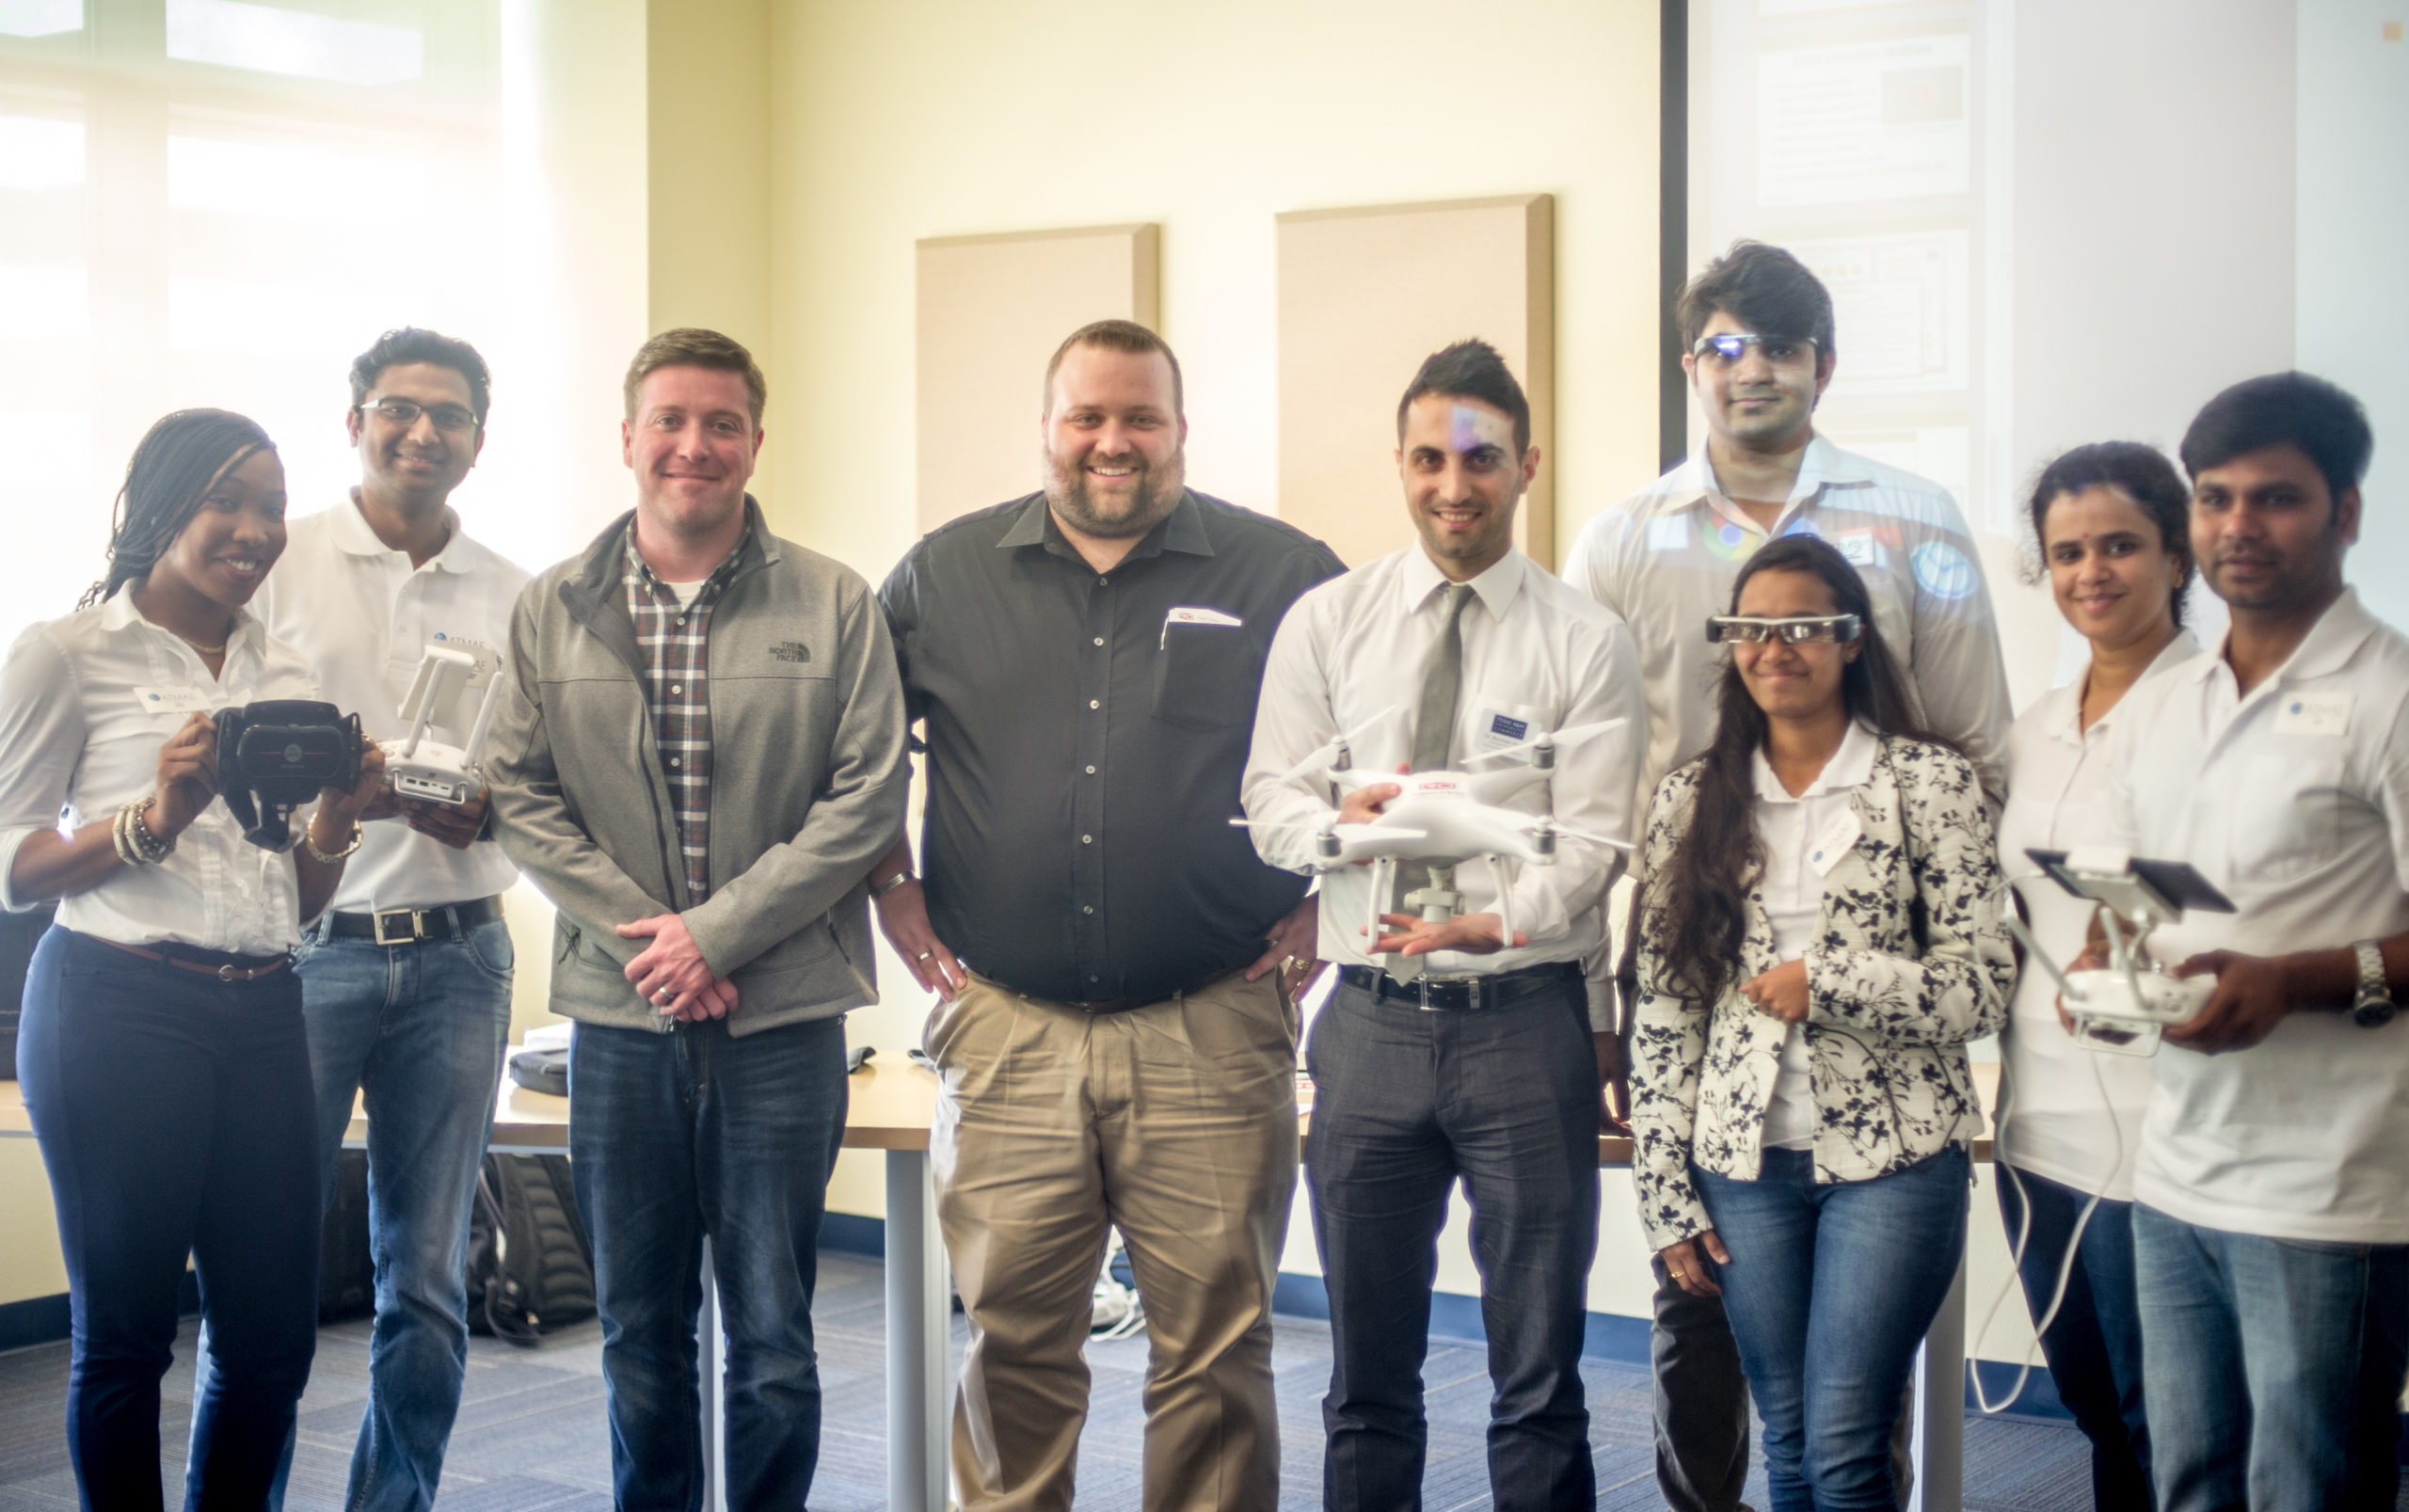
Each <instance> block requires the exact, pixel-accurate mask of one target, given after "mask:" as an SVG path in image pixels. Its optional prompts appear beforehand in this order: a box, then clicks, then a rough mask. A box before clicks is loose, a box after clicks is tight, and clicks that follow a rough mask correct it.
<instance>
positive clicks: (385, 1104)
mask: <svg viewBox="0 0 2409 1512" xmlns="http://www.w3.org/2000/svg"><path fill="white" fill-rule="evenodd" d="M489 399H490V378H489V376H488V374H487V370H486V363H485V359H484V358H482V357H480V356H478V354H477V351H476V348H474V347H472V346H471V345H470V344H469V343H468V342H462V341H455V340H454V339H452V338H450V337H447V336H440V335H438V334H437V333H435V332H434V331H428V330H417V329H404V330H395V331H387V332H386V333H385V334H384V335H383V336H380V337H378V338H377V340H376V342H375V345H373V346H371V347H370V348H369V349H368V350H367V351H366V352H364V353H362V354H361V355H360V356H359V358H358V359H357V360H356V361H354V362H353V363H352V367H351V409H350V411H349V413H348V414H347V415H346V417H345V420H344V426H345V430H346V434H347V435H348V436H349V437H350V438H351V442H352V445H353V446H354V448H355V449H357V451H358V452H359V485H358V486H357V487H355V488H353V489H352V490H351V497H350V499H349V500H348V501H344V502H343V503H339V504H337V505H335V507H334V508H332V509H328V510H326V511H324V512H322V513H320V514H315V515H311V516H308V517H304V518H300V519H296V520H295V521H293V522H292V524H291V526H290V527H289V533H288V537H287V541H286V545H285V549H284V555H283V556H282V557H281V558H279V560H278V562H277V565H276V568H275V570H274V571H273V572H272V573H270V574H269V576H268V581H267V584H266V586H265V587H264V588H263V589H262V590H261V592H260V596H259V597H258V599H257V600H256V601H255V605H254V607H256V608H258V609H259V610H260V612H261V614H262V617H263V618H264V619H265V620H266V622H267V625H268V628H269V629H270V631H271V633H273V634H275V635H276V636H278V637H279V639H282V640H285V641H288V642H290V643H292V644H293V645H295V646H298V647H299V648H300V649H301V651H302V652H303V654H305V655H306V656H307V657H308V658H309V659H310V670H311V674H312V675H313V676H315V677H316V678H317V681H318V686H319V687H320V688H322V689H323V690H325V692H326V695H327V697H328V698H330V699H332V700H333V701H334V702H335V704H336V705H337V707H339V708H345V709H357V710H358V711H359V717H360V722H361V724H362V725H363V726H364V728H365V731H366V733H367V734H368V735H369V737H370V738H372V739H383V738H390V737H394V736H400V735H405V734H407V729H406V728H405V726H404V724H403V722H402V720H401V719H400V717H399V715H398V712H397V711H398V709H399V708H400V707H401V703H402V698H403V695H404V694H405V693H406V692H408V690H409V687H410V683H411V679H412V678H413V676H415V674H416V673H417V670H418V664H419V661H420V660H421V658H422V657H423V655H424V654H425V652H426V651H427V650H428V649H429V648H432V647H445V648H450V649H454V650H460V651H466V652H468V653H469V654H470V655H471V656H473V657H475V658H476V659H477V671H476V674H475V676H474V677H473V678H472V683H471V691H470V692H469V693H468V694H467V695H466V696H465V697H464V698H463V699H462V700H461V701H460V702H461V705H462V710H461V711H460V712H459V713H457V714H456V715H455V716H453V717H454V718H455V720H456V722H457V724H456V726H455V725H453V724H439V725H437V726H436V727H435V728H433V729H431V730H430V731H429V732H428V735H429V738H430V739H433V740H440V741H443V742H445V743H447V744H450V745H452V746H455V747H460V746H465V745H466V744H467V743H468V735H469V731H468V729H467V727H466V726H467V725H468V724H471V722H472V721H473V719H474V715H475V706H476V703H477V701H478V700H479V699H480V698H482V696H483V693H484V690H485V687H486V685H487V683H488V682H489V681H490V679H491V678H492V676H493V675H494V668H495V661H496V656H497V653H498V652H499V650H500V648H501V647H502V646H503V645H505V644H507V642H508V640H509V635H510V610H511V606H512V604H513V603H514V602H516V601H517V599H518V591H519V588H520V587H521V586H522V585H523V584H524V583H525V582H526V581H527V574H526V573H525V572H523V571H521V570H520V569H519V568H518V566H517V565H513V564H512V563H510V562H509V561H507V560H505V559H504V558H503V557H502V556H501V555H499V554H498V553H496V552H495V551H493V550H491V549H488V548H487V547H484V546H481V545H479V544H478V543H477V542H475V541H473V540H471V539H470V538H469V535H468V533H466V532H465V531H463V530H462V529H461V528H460V517H459V516H458V515H457V514H456V513H455V512H454V510H453V509H452V507H451V505H450V503H449V502H448V501H449V500H450V498H451V495H452V491H453V490H454V489H455V488H457V487H458V486H459V485H460V483H461V481H462V480H463V479H464V478H466V477H467V476H468V474H469V470H470V469H471V468H473V467H475V466H476V462H477V454H478V452H479V450H480V449H481V448H482V447H483V446H484V445H485V420H486V411H487V404H488V402H489ZM362 817H363V818H366V819H380V820H386V822H383V823H375V824H370V825H368V826H367V828H366V829H365V831H364V832H363V836H362V838H361V841H360V847H359V854H358V855H356V856H354V857H353V858H352V861H351V865H350V867H348V868H346V869H345V871H344V873H343V886H342V888H341V890H340V891H338V892H337V893H336V894H335V899H334V901H333V903H332V904H331V905H330V906H329V907H328V908H327V912H326V913H325V914H324V915H321V916H320V917H319V919H318V921H317V922H316V923H315V924H314V925H312V926H311V929H310V931H309V933H308V935H307V937H306V939H305V941H304V944H303V947H302V950H301V955H300V961H299V967H298V969H299V972H300V978H301V1000H302V1011H303V1013H304V1016H305V1017H306V1019H307V1021H308V1026H309V1038H310V1059H311V1073H312V1074H313V1075H314V1077H315V1079H316V1082H317V1088H318V1145H319V1154H320V1168H319V1169H320V1170H321V1171H322V1172H323V1174H324V1178H325V1181H326V1187H327V1196H328V1198H329V1199H331V1198H332V1196H333V1190H334V1173H335V1162H336V1155H337V1153H338V1151H339V1150H340V1149H341V1147H342V1144H343V1129H344V1127H345V1125H347V1124H348V1123H349V1122H350V1121H351V1108H352V1099H353V1097H354V1095H355V1094H356V1093H358V1092H359V1091H362V1090H365V1091H366V1093H367V1096H368V1106H369V1110H370V1112H371V1114H372V1116H373V1120H374V1122H373V1123H372V1125H371V1127H370V1130H369V1135H368V1182H369V1193H370V1197H369V1204H370V1212H371V1214H372V1218H373V1221H374V1224H375V1235H374V1238H375V1243H374V1247H373V1248H374V1251H375V1256H376V1321H375V1332H374V1335H373V1340H372V1343H371V1344H370V1346H369V1362H368V1405H367V1408H366V1409H365V1411H364V1412H363V1413H362V1415H361V1419H360V1424H359V1440H358V1441H357V1443H356V1444H355V1446H354V1448H353V1450H352V1457H351V1484H350V1488H349V1490H348V1491H347V1493H346V1494H345V1497H344V1501H343V1504H344V1505H345V1506H346V1507H349V1508H352V1509H354V1512H360V1509H364V1508H375V1509H393V1512H399V1509H402V1508H423V1507H426V1506H429V1505H431V1504H433V1503H434V1501H435V1491H436V1483H437V1480H438V1478H439V1476H440V1475H441V1473H442V1470H443V1450H444V1446H445V1444H446V1443H447V1442H448V1441H449V1440H450V1439H451V1436H452V1420H453V1416H454V1414H455V1411H456V1410H457V1409H458V1408H459V1405H460V1381H461V1375H462V1371H463V1369H464V1366H465V1364H466V1361H467V1350H468V1299H467V1296H466V1291H465V1275H466V1265H467V1256H468V1244H469V1209H470V1204H471V1201H472V1200H473V1197H474V1194H475V1190H476V1180H477V1166H478V1162H479V1160H480V1158H481V1157H482V1156H483V1155H484V1153H485V1146H486V1131H487V1127H488V1126H489V1125H490V1124H491V1123H492V1122H493V1099H494V1087H495V1084H496V1082H497V1081H498V1080H499V1079H500V1072H501V1067H502V1056H503V1042H504V1041H505V1039H506V1037H507V1035H508V1033H509V1029H510V985H511V965H512V958H511V948H510V931H509V929H508V927H507V926H506V925H504V924H503V919H502V894H503V890H504V889H506V888H507V887H509V886H510V884H511V883H513V882H514V881H516V880H517V878H518V868H517V867H513V866H512V865H511V864H510V861H509V860H508V858H506V857H505V856H503V853H502V848H501V847H500V846H498V845H497V844H495V843H494V841H493V840H492V839H491V838H490V837H489V832H488V830H487V825H486V795H485V793H484V792H483V791H482V790H480V791H479V792H478V793H477V794H476V796H475V797H474V798H472V799H471V801H470V802H468V803H467V804H459V805H456V806H455V805H451V804H432V803H424V802H420V801H417V800H413V799H396V798H394V797H393V796H392V795H391V792H390V791H389V792H388V793H387V794H385V795H384V796H383V797H382V798H380V799H379V800H378V802H377V804H376V805H375V806H374V807H372V808H371V809H370V810H369V811H368V812H367V813H366V814H364V815H363V816H362Z"/></svg>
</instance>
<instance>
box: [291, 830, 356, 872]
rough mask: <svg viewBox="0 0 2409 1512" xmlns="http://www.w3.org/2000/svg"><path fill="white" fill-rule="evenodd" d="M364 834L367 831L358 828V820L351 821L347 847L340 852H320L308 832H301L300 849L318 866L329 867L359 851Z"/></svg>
mask: <svg viewBox="0 0 2409 1512" xmlns="http://www.w3.org/2000/svg"><path fill="white" fill-rule="evenodd" d="M366 834H367V831H365V830H363V829H361V828H360V827H359V820H352V821H351V843H350V844H349V845H346V846H344V847H343V849H342V850H340V851H321V850H319V849H318V842H317V841H316V840H315V839H313V838H311V835H310V832H309V831H308V830H303V831H302V832H301V849H302V850H304V851H309V852H310V858H311V860H313V861H315V862H317V863H318V864H319V865H320V866H322V867H331V866H333V865H334V864H335V863H336V862H338V861H341V860H342V859H343V857H345V856H347V855H349V854H351V853H352V852H353V851H357V850H359V841H360V838H361V836H364V835H366Z"/></svg>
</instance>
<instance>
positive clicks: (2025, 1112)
mask: <svg viewBox="0 0 2409 1512" xmlns="http://www.w3.org/2000/svg"><path fill="white" fill-rule="evenodd" d="M2199 654H2200V643H2199V642H2198V641H2196V640H2194V639H2193V637H2192V632H2191V631H2189V630H2178V631H2177V632H2176V635H2175V639H2173V640H2172V641H2169V642H2167V643H2166V645H2165V647H2164V648H2163V649H2162V650H2161V651H2160V652H2159V653H2158V655H2157V657H2156V658H2155V659H2154V660H2152V661H2151V662H2150V664H2149V666H2148V668H2147V670H2146V671H2145V672H2144V673H2143V674H2142V679H2141V682H2137V683H2135V684H2134V685H2133V687H2132V688H2130V689H2127V690H2126V693H2125V696H2124V697H2122V698H2120V699H2118V700H2117V701H2116V705H2115V707H2114V708H2111V709H2109V710H2108V712H2106V713H2104V714H2102V715H2100V716H2099V717H2098V719H2096V720H2094V721H2092V722H2091V727H2090V728H2089V729H2084V728H2082V691H2083V686H2084V684H2085V683H2087V682H2088V681H2089V680H2090V669H2089V668H2088V667H2085V668H2084V670H2083V671H2082V672H2080V673H2078V674H2076V676H2075V679H2074V681H2072V682H2071V683H2068V684H2066V686H2064V687H2060V688H2052V689H2050V691H2049V692H2046V693H2043V694H2042V695H2041V696H2040V698H2039V699H2037V700H2035V701H2034V705H2033V707H2032V708H2028V709H2026V710H2025V711H2024V712H2023V714H2022V715H2021V716H2019V717H2018V720H2017V722H2016V726H2015V728H2013V729H2011V730H2010V731H2008V736H2007V808H2006V810H2005V812H2003V813H2002V815H2001V816H2000V821H1999V869H2000V873H2001V875H2002V876H2004V877H2006V878H2008V879H2009V880H2010V881H2011V882H2014V883H2018V886H2017V892H2018V895H2019V896H2021V897H2022V898H2023V899H2024V911H2025V919H2026V922H2027V923H2028V924H2029V925H2030V926H2031V928H2032V931H2033V937H2034V939H2036V940H2038V941H2040V942H2041V948H2042V949H2044V950H2047V951H2049V952H2050V958H2051V959H2053V960H2055V961H2056V962H2057V963H2059V964H2060V965H2062V966H2063V965H2066V963H2070V962H2072V961H2073V960H2074V958H2075V957H2076V956H2078V955H2080V954H2082V947H2083V942H2084V941H2085V940H2086V939H2087V938H2088V937H2089V935H2090V931H2091V915H2092V905H2091V904H2089V903H2086V902H2084V901H2083V900H2082V899H2080V898H2077V897H2075V896H2074V895H2073V894H2071V893H2069V892H2067V891H2066V889H2065V888H2063V887H2061V886H2059V885H2058V884H2057V883H2053V882H2051V881H2050V880H2049V879H2048V878H2047V877H2046V876H2043V875H2042V874H2041V869H2040V867H2038V866H2037V865H2035V864H2034V861H2033V859H2032V857H2030V856H2028V855H2026V854H2025V851H2034V850H2038V851H2064V850H2066V849H2067V848H2069V847H2071V846H2078V845H2096V844H2098V843H2099V841H2100V839H2101V837H2102V836H2106V835H2107V834H2108V833H2109V832H2110V830H2111V829H2112V828H2113V827H2114V819H2113V818H2112V816H2111V814H2110V806H2111V803H2110V800H2111V790H2110V789H2111V782H2110V762H2111V759H2112V758H2111V754H2110V753H2111V752H2112V750H2113V749H2114V744H2113V737H2114V732H2115V730H2116V728H2117V726H2118V725H2119V724H2121V723H2122V721H2123V719H2124V718H2125V714H2126V710H2127V709H2128V708H2130V707H2131V706H2132V703H2133V696H2132V695H2133V692H2135V691H2136V690H2138V689H2139V688H2140V687H2141V686H2142V683H2146V682H2147V681H2148V680H2149V679H2150V678H2152V677H2155V676H2160V675H2161V674H2162V673H2165V672H2167V671H2169V670H2171V669H2173V668H2175V667H2178V666H2181V665H2182V664H2183V663H2184V662H2186V661H2191V660H2192V659H2193V658H2194V657H2196V656H2198V655H2199ZM2000 1049H2001V1052H2002V1056H2003V1058H2004V1059H2005V1061H2006V1065H2007V1079H2008V1086H2009V1089H2010V1090H2009V1093H2008V1099H2009V1100H2008V1105H2007V1122H2006V1125H2005V1126H2004V1127H2003V1128H2002V1130H2001V1134H2000V1138H2001V1145H2002V1152H2003V1153H2004V1154H2005V1157H2006V1158H2007V1159H2008V1160H2010V1161H2011V1162H2013V1163H2014V1164H2015V1165H2016V1166H2017V1168H2018V1170H2029V1171H2032V1172H2033V1173H2034V1174H2035V1175H2038V1176H2046V1177H2048V1178H2049V1179H2050V1180H2051V1181H2053V1182H2058V1183H2060V1184H2062V1185H2064V1186H2071V1187H2073V1188H2074V1189H2075V1190H2077V1191H2080V1192H2085V1193H2089V1194H2092V1195H2094V1196H2098V1197H2104V1198H2107V1199H2108V1200H2109V1201H2110V1202H2131V1201H2132V1200H2133V1163H2134V1161H2135V1159H2136V1158H2138V1157H2139V1155H2140V1154H2141V1147H2142V1117H2143V1115H2144V1114H2145V1113H2146V1111H2147V1110H2148V1108H2149V1100H2150V1094H2151V1091H2152V1090H2153V1089H2154V1088H2155V1087H2156V1086H2157V1084H2158V1080H2157V1075H2156V1073H2155V1072H2154V1071H2153V1070H2152V1068H2151V1065H2150V1061H2149V1059H2148V1058H2146V1057H2143V1056H2129V1055H2118V1054H2116V1053H2115V1052H2114V1051H2100V1050H2094V1049H2091V1048H2090V1047H2088V1046H2086V1045H2084V1044H2082V1042H2079V1041H2077V1040H2076V1039H2075V1038H2074V1036H2072V1035H2070V1034H2068V1033H2067V1032H2066V1026H2065V1025H2063V1024H2061V1023H2059V1022H2058V984H2057V983H2056V982H2055V981H2053V980H2051V979H2050V974H2049V973H2048V972H2046V971H2044V970H2042V969H2041V968H2040V967H2039V966H2037V965H2034V964H2031V963H2027V964H2026V966H2025V968H2024V974H2023V976H2022V977H2020V978H2019V979H2018V980H2017V984H2016V1000H2015V1002H2014V1004H2013V1005H2011V1007H2010V1009H2009V1011H2008V1026H2007V1032H2006V1033H2005V1034H2003V1035H2002V1036H2001V1039H2000Z"/></svg>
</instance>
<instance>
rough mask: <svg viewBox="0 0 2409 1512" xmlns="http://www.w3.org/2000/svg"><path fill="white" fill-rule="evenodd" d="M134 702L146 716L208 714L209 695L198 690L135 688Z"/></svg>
mask: <svg viewBox="0 0 2409 1512" xmlns="http://www.w3.org/2000/svg"><path fill="white" fill-rule="evenodd" d="M134 701H135V703H136V705H138V706H140V708H142V710H143V712H145V713H148V714H205V713H207V712H209V694H208V693H206V692H202V691H201V690H200V689H199V688H136V690H134Z"/></svg>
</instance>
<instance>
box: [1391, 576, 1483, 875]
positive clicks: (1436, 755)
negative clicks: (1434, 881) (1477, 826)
mask: <svg viewBox="0 0 2409 1512" xmlns="http://www.w3.org/2000/svg"><path fill="white" fill-rule="evenodd" d="M1471 601H1472V590H1471V589H1470V588H1468V587H1466V586H1465V585H1464V584H1462V583H1460V582H1451V583H1449V584H1447V586H1446V590H1445V594H1444V597H1443V598H1442V599H1441V601H1440V604H1439V638H1438V639H1437V640H1436V641H1433V642H1432V643H1431V644H1430V659H1429V660H1428V661H1426V662H1424V663H1423V666H1422V699H1421V702H1419V703H1417V704H1415V705H1414V707H1413V763H1412V765H1413V770H1414V771H1416V772H1444V771H1445V770H1446V768H1447V757H1448V756H1449V754H1450V753H1451V751H1452V750H1453V748H1454V746H1455V738H1456V696H1457V694H1458V693H1460V692H1462V689H1463V680H1464V630H1463V618H1464V605H1466V604H1468V603H1470V602H1471ZM1429 881H1430V868H1429V867H1428V866H1426V865H1424V864H1423V863H1422V862H1420V861H1413V860H1405V859H1400V860H1399V861H1398V862H1397V864H1396V906H1397V907H1398V908H1399V909H1402V910H1403V911H1405V912H1407V913H1412V912H1413V909H1412V905H1411V904H1409V903H1408V902H1406V901H1405V899H1406V898H1407V897H1408V896H1409V895H1411V894H1412V893H1413V892H1414V891H1415V890H1417V889H1419V888H1421V887H1422V886H1424V885H1426V884H1427V883H1428V882H1429Z"/></svg>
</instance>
